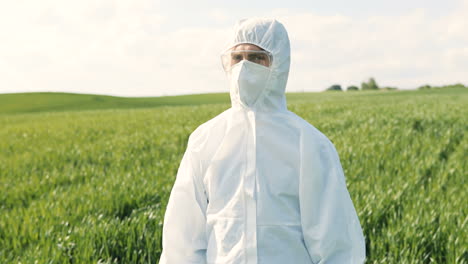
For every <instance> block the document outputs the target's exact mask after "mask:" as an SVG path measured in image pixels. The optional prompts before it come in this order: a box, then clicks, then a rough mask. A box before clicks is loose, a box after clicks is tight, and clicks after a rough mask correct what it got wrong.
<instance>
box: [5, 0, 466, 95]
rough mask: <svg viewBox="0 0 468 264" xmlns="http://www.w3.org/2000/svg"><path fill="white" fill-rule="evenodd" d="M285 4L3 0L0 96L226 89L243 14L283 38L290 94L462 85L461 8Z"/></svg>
mask: <svg viewBox="0 0 468 264" xmlns="http://www.w3.org/2000/svg"><path fill="white" fill-rule="evenodd" d="M282 3H283V4H282ZM284 3H285V2H284V1H271V0H270V1H244V0H240V1H226V2H225V3H224V2H221V1H214V0H212V1H209V0H205V1H200V0H199V1H174V0H172V1H167V0H166V1H158V0H156V1H150V0H119V1H114V0H112V1H111V0H108V1H97V0H80V1H76V0H75V1H68V0H57V1H55V0H41V1H34V0H30V1H24V0H16V1H1V0H0V93H11V92H36V91H60V92H77V93H95V94H109V95H119V96H159V95H174V94H189V93H204V92H227V91H228V86H227V82H226V79H225V75H224V72H223V70H222V66H221V64H220V59H219V52H220V51H221V50H222V48H223V46H224V44H225V42H226V40H227V39H226V36H227V34H228V33H229V30H230V29H231V28H232V26H233V25H234V23H235V22H236V21H237V20H239V19H241V18H245V17H251V16H263V17H265V16H266V17H275V18H277V19H278V20H279V21H280V22H282V23H283V24H284V25H285V27H286V29H287V30H288V33H289V37H290V40H291V49H292V58H291V61H292V64H291V71H290V78H289V82H288V87H287V91H289V92H293V91H321V90H324V89H326V88H327V87H329V86H330V85H332V84H341V85H342V86H343V87H347V86H348V85H359V84H360V83H361V82H362V81H364V80H366V79H368V78H369V77H374V78H375V79H376V80H377V83H378V84H379V85H380V86H394V87H398V88H400V89H414V88H416V87H418V86H420V85H423V84H431V85H441V84H450V83H457V82H461V83H464V84H468V34H467V33H466V30H467V29H468V19H467V14H468V0H445V1H442V0H424V1H423V0H411V1H406V0H393V1H375V0H355V1H349V0H329V1H310V0H304V1H289V2H288V5H287V6H286V5H284ZM281 4H282V5H281Z"/></svg>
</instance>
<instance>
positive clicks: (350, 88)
mask: <svg viewBox="0 0 468 264" xmlns="http://www.w3.org/2000/svg"><path fill="white" fill-rule="evenodd" d="M346 91H359V88H358V87H357V86H355V85H351V86H348V88H346Z"/></svg>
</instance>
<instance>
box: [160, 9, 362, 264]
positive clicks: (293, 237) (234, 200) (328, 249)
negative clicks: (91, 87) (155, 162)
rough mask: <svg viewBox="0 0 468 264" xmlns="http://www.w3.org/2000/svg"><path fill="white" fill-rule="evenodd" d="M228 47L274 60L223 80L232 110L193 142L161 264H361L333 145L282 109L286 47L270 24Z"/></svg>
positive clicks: (246, 23)
mask: <svg viewBox="0 0 468 264" xmlns="http://www.w3.org/2000/svg"><path fill="white" fill-rule="evenodd" d="M234 32H235V34H234V36H233V38H232V40H231V42H230V44H229V46H228V48H232V47H234V46H236V45H238V44H242V43H249V44H254V45H257V46H258V47H260V48H262V49H264V50H265V51H268V52H270V53H271V54H272V58H273V60H272V64H271V66H270V67H265V66H262V65H258V64H256V63H253V62H250V61H248V60H242V61H241V62H239V63H237V64H235V65H233V67H232V68H231V69H230V70H229V71H228V72H227V76H228V79H229V83H230V95H231V103H232V107H231V108H229V109H228V110H226V111H224V112H223V113H221V114H219V115H218V116H217V117H215V118H213V119H211V120H210V121H208V122H206V123H204V124H202V125H201V126H199V127H198V128H197V129H196V130H195V131H194V132H193V133H192V134H191V135H190V138H189V142H188V146H187V150H186V152H185V154H184V156H183V158H182V161H181V164H180V168H179V170H178V173H177V177H176V181H175V184H174V186H173V189H172V191H171V195H170V198H169V202H168V205H167V210H166V213H165V217H164V226H163V241H162V242H163V252H162V255H161V259H160V263H162V264H187V263H216V264H241V263H245V264H256V263H259V264H275V263H278V264H279V263H281V264H285V263H292V264H296V263H297V264H302V263H303V264H310V263H322V264H325V263H338V264H344V263H352V264H356V263H363V262H364V259H365V245H364V237H363V234H362V230H361V226H360V224H359V219H358V217H357V214H356V211H355V209H354V206H353V203H352V201H351V198H350V196H349V193H348V190H347V188H346V183H345V177H344V173H343V169H342V166H341V164H340V159H339V156H338V154H337V151H336V149H335V147H334V145H333V143H332V142H331V141H330V140H329V139H328V138H327V137H326V136H325V135H324V134H322V133H321V132H320V131H319V130H318V129H316V128H315V127H314V126H312V125H311V124H309V123H308V122H306V121H305V120H303V119H302V118H300V117H298V116H297V115H296V114H294V113H292V112H290V111H288V110H287V108H286V99H285V88H286V82H287V79H288V74H289V66H290V46H289V38H288V35H287V32H286V30H285V28H284V27H283V25H282V24H281V23H279V22H278V21H276V20H274V19H263V18H262V19H261V18H252V19H245V20H241V21H239V22H238V23H237V24H236V26H235V30H234Z"/></svg>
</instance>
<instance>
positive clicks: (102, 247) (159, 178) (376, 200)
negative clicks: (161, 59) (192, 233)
mask: <svg viewBox="0 0 468 264" xmlns="http://www.w3.org/2000/svg"><path fill="white" fill-rule="evenodd" d="M467 91H468V89H434V90H423V91H397V92H349V93H339V92H328V93H306V94H288V102H289V104H288V105H289V109H290V110H291V111H293V112H296V113H297V114H299V115H300V116H302V117H304V118H305V119H306V120H308V121H309V122H310V123H312V124H313V125H314V126H316V127H317V128H318V129H320V130H321V131H322V132H324V133H325V134H326V135H327V136H328V137H329V138H330V139H331V140H332V141H333V142H334V144H335V146H336V148H337V150H338V152H339V154H340V158H341V162H342V165H343V168H344V171H345V174H346V178H347V184H348V188H349V191H350V193H351V197H352V199H353V201H354V204H355V207H356V210H357V211H358V214H359V217H360V221H361V223H362V226H363V229H364V233H365V236H366V246H367V252H368V262H367V263H468V251H467V245H468V239H467V235H466V231H465V230H466V229H467V222H468V217H467V215H468V214H467V213H468V207H467V205H466V197H467V192H466V179H467V173H466V172H467V171H468V163H467V162H466V157H467V156H468V137H467V136H466V132H467V130H468V122H467V121H468V120H467V119H468V118H467V117H468V92H467ZM93 98H104V99H102V100H103V101H99V100H97V99H93ZM228 107H229V98H228V97H227V94H218V95H197V96H194V97H191V96H185V97H170V98H169V97H167V98H118V97H101V96H94V95H69V94H49V93H41V94H10V95H0V113H1V114H0V188H1V190H0V191H1V195H0V263H19V262H21V263H35V261H37V263H97V262H101V263H113V262H114V261H117V262H118V263H155V262H157V260H158V259H159V254H160V252H161V243H160V241H161V228H162V220H163V216H164V210H165V206H166V203H167V199H168V196H169V193H170V190H171V187H172V184H173V182H174V176H175V174H176V171H177V168H178V166H179V162H180V159H181V157H182V154H183V152H184V150H185V148H186V143H187V139H188V135H189V134H190V132H192V131H193V130H194V129H195V128H196V127H197V126H198V125H199V124H201V123H203V122H205V121H207V120H209V119H210V118H212V117H214V116H216V115H217V114H218V113H220V112H221V111H223V110H225V109H227V108H228ZM84 110H86V111H84Z"/></svg>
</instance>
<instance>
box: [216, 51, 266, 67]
mask: <svg viewBox="0 0 468 264" xmlns="http://www.w3.org/2000/svg"><path fill="white" fill-rule="evenodd" d="M242 60H248V61H251V62H254V63H257V64H260V65H263V66H265V67H270V66H271V64H272V62H273V56H271V53H270V52H268V51H264V50H229V51H227V52H225V53H223V54H222V55H221V62H222V63H223V68H224V70H225V71H229V70H230V69H231V67H232V66H234V65H236V64H237V63H239V62H241V61H242Z"/></svg>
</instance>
